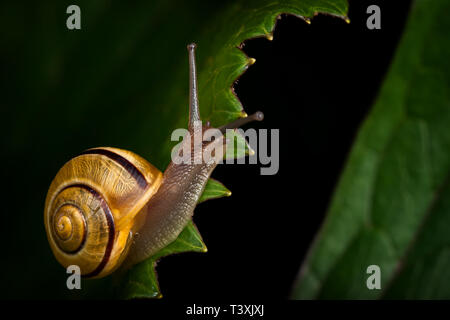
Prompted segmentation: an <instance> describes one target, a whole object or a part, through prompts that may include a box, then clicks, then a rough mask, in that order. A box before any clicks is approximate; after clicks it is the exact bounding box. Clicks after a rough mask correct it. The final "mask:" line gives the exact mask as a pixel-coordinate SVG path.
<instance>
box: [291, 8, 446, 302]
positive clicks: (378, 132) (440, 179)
mask: <svg viewBox="0 0 450 320" xmlns="http://www.w3.org/2000/svg"><path fill="white" fill-rule="evenodd" d="M449 10H450V2H449V1H447V0H435V1H425V0H417V1H415V3H414V5H413V7H412V12H411V13H410V17H409V20H408V23H407V26H406V29H405V30H406V31H405V32H404V35H403V38H402V40H401V42H400V45H399V47H398V50H397V53H396V56H395V59H394V62H393V64H392V66H391V68H390V71H389V73H388V76H387V78H386V80H385V82H384V84H383V86H382V88H381V91H380V93H379V97H378V100H377V102H376V104H375V105H374V107H373V109H372V111H371V113H370V115H369V116H368V118H367V119H366V121H365V123H364V124H363V126H362V128H361V129H360V131H359V133H358V136H357V139H356V141H355V144H354V146H353V149H352V151H351V154H350V156H349V159H348V162H347V164H346V168H345V170H344V172H343V174H342V177H341V179H340V182H339V184H338V186H337V189H336V192H335V194H334V196H333V199H332V202H331V205H330V207H329V210H328V213H327V217H326V220H325V222H324V224H323V226H322V228H321V230H320V232H319V235H318V237H317V240H316V241H315V243H314V245H313V247H312V248H311V249H310V252H309V255H308V258H307V260H306V261H305V262H304V265H303V266H302V269H301V272H300V276H299V279H298V281H297V283H296V285H295V288H294V291H293V297H294V298H299V299H311V298H340V299H346V298H349V299H350V298H357V299H371V298H382V297H385V298H446V299H448V298H450V277H449V276H448V272H446V270H448V267H449V266H450V251H449V250H448V248H450V246H449V245H450V233H449V232H448V226H449V223H450V200H449V199H450V187H449V177H450V176H449V173H450V125H449V124H450V97H449V92H450V91H449V88H450V86H449V85H450V60H449V57H450V41H449V36H448V31H449V30H450V20H449V19H448V18H447V17H446V16H445V15H443V13H445V12H449ZM369 265H378V266H379V267H380V269H381V290H369V289H368V288H367V286H366V281H367V278H368V277H369V274H367V272H366V270H367V267H368V266H369Z"/></svg>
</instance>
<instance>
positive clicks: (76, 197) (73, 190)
mask: <svg viewBox="0 0 450 320" xmlns="http://www.w3.org/2000/svg"><path fill="white" fill-rule="evenodd" d="M162 177H163V175H162V173H161V171H159V170H158V169H157V168H156V167H154V166H153V165H151V164H150V163H149V162H147V161H146V160H145V159H143V158H142V157H140V156H138V155H136V154H134V153H132V152H130V151H126V150H121V149H116V148H95V149H89V150H87V151H85V152H83V153H82V154H81V155H79V156H77V157H75V158H73V159H71V160H70V161H69V162H67V163H66V164H65V165H64V166H63V167H62V168H61V169H60V170H59V172H58V174H57V175H56V177H55V178H54V180H53V182H52V184H51V185H50V188H49V191H48V193H47V198H46V201H45V213H44V219H45V229H46V231H47V237H48V241H49V243H50V247H51V249H52V251H53V253H54V255H55V257H56V259H57V260H58V261H59V263H61V264H62V265H63V266H64V267H65V268H67V267H68V266H69V265H78V266H79V267H80V269H81V274H82V275H83V276H85V277H97V278H99V277H103V276H106V275H108V274H110V273H111V272H112V271H114V270H115V269H116V268H117V267H118V266H119V265H120V263H121V262H122V261H123V259H124V258H125V256H126V252H127V249H128V248H129V244H130V243H131V236H132V230H133V229H132V228H133V225H134V223H135V220H136V218H137V215H138V213H139V211H140V210H141V209H142V207H143V206H144V205H145V204H146V203H147V202H148V200H149V199H150V198H151V197H152V196H153V194H155V192H156V191H157V190H158V188H159V186H160V185H161V182H162Z"/></svg>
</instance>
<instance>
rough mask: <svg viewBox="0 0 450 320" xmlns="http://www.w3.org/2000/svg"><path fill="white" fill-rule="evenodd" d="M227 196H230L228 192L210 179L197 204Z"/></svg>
mask: <svg viewBox="0 0 450 320" xmlns="http://www.w3.org/2000/svg"><path fill="white" fill-rule="evenodd" d="M229 196H231V191H230V190H228V189H227V188H225V186H224V185H223V184H222V183H220V182H219V181H217V180H214V179H211V178H210V179H209V180H208V182H207V183H206V186H205V190H204V191H203V193H202V195H201V197H200V199H199V200H198V203H201V202H204V201H206V200H209V199H217V198H222V197H229Z"/></svg>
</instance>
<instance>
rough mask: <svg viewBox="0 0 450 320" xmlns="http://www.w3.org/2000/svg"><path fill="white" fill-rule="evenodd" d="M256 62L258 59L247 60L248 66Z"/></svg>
mask: <svg viewBox="0 0 450 320" xmlns="http://www.w3.org/2000/svg"><path fill="white" fill-rule="evenodd" d="M255 62H256V59H255V58H249V59H248V60H247V66H251V65H252V64H254V63H255Z"/></svg>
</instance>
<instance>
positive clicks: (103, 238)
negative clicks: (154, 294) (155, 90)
mask: <svg viewBox="0 0 450 320" xmlns="http://www.w3.org/2000/svg"><path fill="white" fill-rule="evenodd" d="M195 47H196V45H195V44H189V45H188V52H189V69H190V70H189V71H190V72H189V83H190V87H189V125H188V134H190V135H191V136H192V135H193V134H194V133H195V131H196V130H202V131H201V132H203V131H204V130H205V129H208V128H210V124H209V122H208V123H206V124H205V125H200V126H198V125H196V123H198V121H200V111H199V104H198V92H197V71H196V64H195ZM262 119H263V114H262V113H261V112H256V113H255V114H253V115H251V116H248V117H245V118H240V119H237V120H235V121H233V122H231V123H229V124H227V125H224V126H222V127H220V128H218V129H219V130H220V132H221V133H222V135H223V134H224V133H225V131H226V129H233V128H237V127H239V126H242V125H243V124H246V123H248V122H250V121H253V120H257V121H260V120H262ZM191 141H194V139H183V142H182V144H183V143H189V144H191V145H190V146H188V147H189V148H190V149H191V150H194V151H193V154H192V156H191V157H192V158H195V157H197V156H199V154H198V153H199V152H202V151H203V150H204V149H205V148H206V147H208V146H209V145H211V144H213V143H217V142H214V141H220V140H213V141H212V142H202V144H201V148H200V150H195V148H194V147H193V142H191ZM221 143H223V145H225V141H224V139H222V142H221ZM217 164H218V163H217V161H216V160H214V161H208V162H206V161H202V162H200V163H198V162H195V161H193V162H191V163H180V164H176V163H175V162H174V161H172V162H170V164H169V165H168V167H167V168H166V170H165V171H164V173H162V172H161V171H159V170H158V169H157V168H156V167H155V166H153V165H152V164H150V163H149V162H148V161H146V160H145V159H144V158H142V157H140V156H139V155H137V154H135V153H133V152H130V151H126V150H122V149H117V148H109V147H108V148H106V147H105V148H93V149H88V150H86V151H84V152H82V153H81V154H80V155H78V156H76V157H74V158H73V159H71V160H69V161H68V162H67V163H66V164H65V165H64V166H63V167H62V168H61V169H60V170H59V171H58V173H57V175H56V177H55V178H54V179H53V181H52V183H51V185H50V187H49V190H48V193H47V197H46V201H45V212H44V220H45V229H46V232H47V238H48V241H49V244H50V247H51V249H52V251H53V254H54V255H55V257H56V259H57V260H58V262H59V263H60V264H62V265H63V266H64V267H65V268H67V267H68V266H70V265H77V266H79V268H80V272H81V275H82V276H83V277H86V278H100V277H104V276H107V275H109V274H111V273H112V272H113V271H115V270H117V269H118V268H119V267H121V268H122V267H123V268H126V269H127V268H129V267H131V266H133V265H135V264H136V263H139V262H141V261H143V260H145V259H147V258H149V257H151V256H152V255H153V254H155V253H156V252H158V251H159V250H161V249H162V248H164V247H165V246H167V245H168V244H170V243H171V242H172V241H174V240H175V239H176V238H177V237H178V235H179V234H180V233H181V231H182V230H183V229H184V227H185V226H186V225H187V223H188V222H189V220H190V219H191V218H192V216H193V213H194V209H195V206H196V204H197V201H198V199H199V197H200V196H201V194H202V192H203V190H204V188H205V185H206V182H207V181H208V179H209V177H210V175H211V173H212V171H213V170H214V168H215V167H216V166H217Z"/></svg>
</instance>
